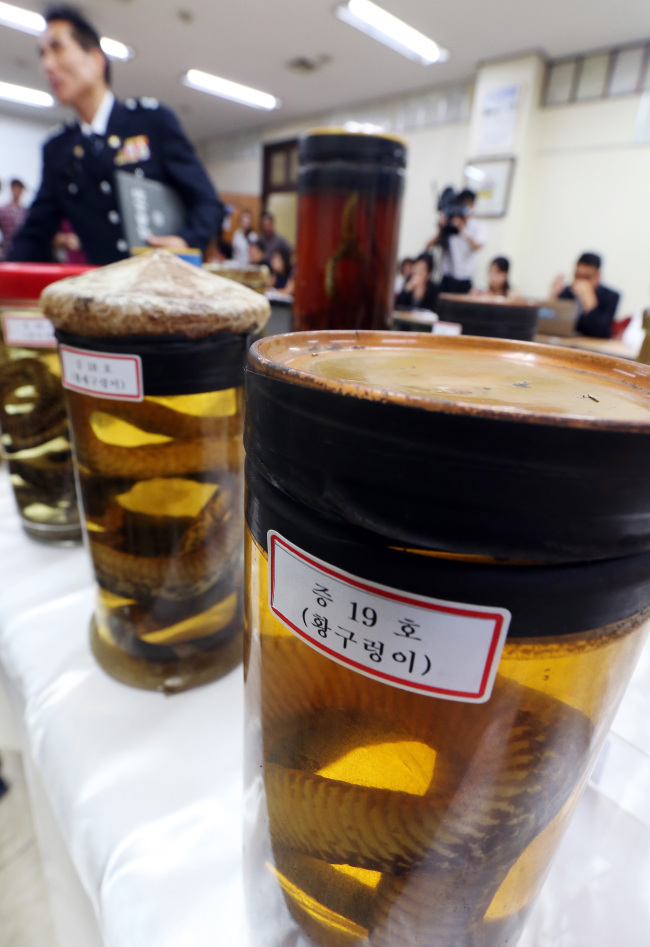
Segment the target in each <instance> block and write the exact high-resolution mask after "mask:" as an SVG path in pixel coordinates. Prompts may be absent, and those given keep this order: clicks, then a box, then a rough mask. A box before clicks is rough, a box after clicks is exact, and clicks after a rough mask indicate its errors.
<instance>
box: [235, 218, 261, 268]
mask: <svg viewBox="0 0 650 947" xmlns="http://www.w3.org/2000/svg"><path fill="white" fill-rule="evenodd" d="M250 237H257V234H256V233H255V231H254V230H253V215H252V214H251V212H250V211H249V210H242V211H241V213H240V215H239V227H238V228H237V230H235V232H234V234H233V235H232V258H233V260H235V261H236V262H237V263H241V264H242V266H246V265H247V264H248V263H250V262H251V260H250V254H249V250H248V247H249V238H250Z"/></svg>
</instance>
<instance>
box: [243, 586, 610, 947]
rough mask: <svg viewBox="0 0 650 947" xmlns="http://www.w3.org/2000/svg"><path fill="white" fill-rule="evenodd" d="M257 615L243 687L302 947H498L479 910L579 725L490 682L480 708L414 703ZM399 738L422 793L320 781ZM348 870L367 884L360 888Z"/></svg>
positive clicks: (538, 821)
mask: <svg viewBox="0 0 650 947" xmlns="http://www.w3.org/2000/svg"><path fill="white" fill-rule="evenodd" d="M260 594H261V596H262V598H263V596H264V594H265V590H264V588H261V589H260ZM262 615H263V618H262V626H261V637H260V641H261V645H260V647H261V652H260V654H259V660H258V659H256V658H255V657H252V658H251V661H250V662H249V666H248V680H247V691H249V692H250V691H253V692H255V691H256V689H259V693H260V706H259V713H260V715H261V720H262V733H263V760H264V763H263V781H264V788H265V793H266V805H267V811H268V824H269V832H270V843H271V846H272V859H273V862H274V864H275V867H276V870H277V872H278V873H279V874H280V876H281V878H284V879H285V900H286V903H287V906H288V908H289V911H290V912H291V914H292V915H293V916H294V918H295V919H296V921H297V922H298V923H299V925H300V928H301V929H302V931H303V932H304V934H306V935H307V936H308V939H307V940H306V941H304V943H305V944H306V943H309V944H313V945H318V947H339V945H353V944H354V945H356V947H362V945H368V944H369V945H372V947H413V945H422V947H424V945H426V947H479V945H480V947H488V945H496V944H501V943H505V942H506V941H504V940H502V939H500V937H499V939H495V937H497V936H498V935H497V934H495V933H494V931H495V929H496V928H495V925H494V922H489V921H486V920H485V915H486V912H487V910H488V908H489V907H490V904H491V903H492V901H493V899H494V896H495V894H496V892H497V890H498V889H499V887H500V885H501V883H502V882H503V880H504V879H505V877H506V876H507V874H508V872H509V871H510V869H511V868H512V867H513V865H514V864H515V862H516V861H517V859H518V858H519V857H520V855H521V854H522V852H523V851H524V849H525V848H526V847H527V846H528V845H529V844H530V843H531V842H532V841H533V839H535V838H536V837H537V836H538V834H539V833H540V832H541V830H542V829H544V828H545V827H546V826H547V825H548V824H549V823H550V822H551V820H552V819H553V818H554V817H555V816H556V815H557V814H558V812H559V811H560V810H561V809H562V807H563V805H564V804H565V802H566V801H567V800H568V799H569V798H570V797H571V794H572V792H573V790H574V789H575V785H576V781H577V780H578V779H579V775H578V772H579V761H581V760H583V759H584V757H585V753H586V747H587V746H588V744H589V741H590V739H591V734H592V725H591V722H590V721H589V719H588V718H587V717H586V716H585V715H584V714H582V713H581V712H580V711H578V710H575V709H573V708H571V707H569V706H568V705H566V704H564V703H563V702H562V701H559V700H557V699H555V698H553V697H550V696H549V695H546V694H543V693H541V692H540V691H537V690H535V689H532V688H530V687H526V686H524V685H522V684H519V683H517V682H516V681H514V680H512V679H509V678H507V677H504V676H502V675H499V676H497V679H496V683H495V686H494V691H493V693H492V696H491V698H490V700H489V701H488V702H487V703H486V704H480V705H472V704H464V703H457V702H450V701H439V700H436V699H432V698H423V697H421V696H420V695H416V694H413V693H410V692H408V691H404V690H401V689H399V688H394V687H390V686H386V685H384V684H383V683H379V682H376V681H373V680H369V679H368V678H366V677H362V676H360V675H358V674H355V673H354V672H353V671H351V670H349V669H347V668H343V667H341V666H340V665H338V664H336V663H335V662H332V661H331V660H329V659H328V658H326V657H324V656H322V655H320V654H319V653H317V652H316V651H314V650H312V649H311V648H309V647H307V646H306V645H304V644H303V643H302V642H300V641H299V640H298V639H296V638H294V637H293V636H292V635H291V634H290V633H288V632H286V633H278V628H277V623H276V622H275V619H273V618H272V616H271V615H270V612H268V610H263V611H262ZM253 713H255V711H253ZM401 741H402V745H404V742H405V741H408V742H409V744H411V745H412V743H413V741H416V742H417V743H419V744H421V745H422V746H424V747H426V748H428V750H429V752H431V751H433V752H434V753H435V765H434V768H433V774H432V776H431V778H430V781H429V783H428V786H426V789H425V790H424V791H423V792H422V794H421V795H417V794H415V793H414V792H404V791H398V790H395V789H386V788H374V787H373V785H372V778H371V780H370V784H367V785H366V784H363V781H362V782H361V783H360V782H359V781H358V779H357V778H356V775H358V774H354V773H351V774H350V776H349V781H348V778H346V779H337V778H332V777H331V776H329V775H325V774H324V772H323V771H324V770H326V768H327V767H328V766H330V765H331V764H332V763H334V762H335V761H336V760H341V759H343V758H345V757H346V754H349V753H350V752H351V751H353V750H358V748H359V745H360V744H361V745H362V746H363V747H366V748H368V747H369V748H372V747H373V746H374V747H375V748H376V750H377V753H378V755H377V756H376V757H375V759H377V760H380V759H381V747H382V745H385V744H392V745H395V744H397V745H400V742H401ZM386 760H388V758H386ZM572 760H574V761H575V764H574V765H571V763H570V762H569V765H567V761H572ZM375 765H376V766H377V767H379V768H381V767H382V765H384V764H382V763H380V762H377V763H376V764H375ZM385 765H389V761H388V762H386V763H385ZM377 772H379V769H378V771H377ZM335 866H347V868H346V872H344V873H341V871H340V870H339V868H337V867H335ZM359 870H362V872H363V871H366V872H367V871H370V872H376V873H379V874H378V875H377V876H376V878H375V882H374V886H373V885H370V886H369V885H368V884H366V883H363V882H362V881H361V880H360V879H359V877H358V872H359ZM355 871H356V872H357V875H355ZM292 885H294V886H298V887H297V888H296V889H295V890H294V889H293V888H292V887H291V886H292ZM298 889H299V891H298V894H296V890H298ZM292 891H293V893H291V892H292ZM314 904H317V905H319V906H320V907H319V910H320V911H321V915H320V916H319V914H318V911H315V910H314V908H313V905H314ZM310 905H311V907H310ZM326 915H327V916H330V915H333V916H334V917H335V918H336V922H335V923H332V922H331V921H330V922H328V921H327V920H323V917H324V916H326ZM309 938H311V939H309ZM302 943H303V941H301V944H302Z"/></svg>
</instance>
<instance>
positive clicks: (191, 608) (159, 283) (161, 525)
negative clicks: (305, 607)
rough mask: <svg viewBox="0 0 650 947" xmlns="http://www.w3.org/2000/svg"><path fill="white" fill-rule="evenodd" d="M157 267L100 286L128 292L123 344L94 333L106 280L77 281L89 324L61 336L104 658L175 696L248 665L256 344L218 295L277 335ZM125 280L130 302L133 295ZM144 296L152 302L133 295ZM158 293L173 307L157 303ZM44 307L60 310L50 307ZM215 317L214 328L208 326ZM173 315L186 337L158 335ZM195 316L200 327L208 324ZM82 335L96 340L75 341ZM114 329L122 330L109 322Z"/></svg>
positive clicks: (198, 277)
mask: <svg viewBox="0 0 650 947" xmlns="http://www.w3.org/2000/svg"><path fill="white" fill-rule="evenodd" d="M161 252H162V251H161ZM152 257H153V259H152V260H149V259H148V258H147V257H146V256H141V257H134V258H132V259H131V260H127V261H124V262H122V263H119V264H114V265H113V267H106V268H105V271H104V272H103V273H102V274H101V275H98V279H99V281H100V282H101V285H102V286H103V285H110V286H112V284H113V280H114V281H115V288H114V289H112V292H114V293H115V296H114V297H111V304H112V305H113V306H114V312H115V309H116V308H117V309H119V318H122V317H123V316H124V313H125V312H127V317H125V318H124V324H123V325H122V327H121V328H122V331H124V329H126V331H125V334H124V335H122V334H119V333H118V334H115V335H105V336H101V335H97V334H92V332H93V330H94V331H99V330H101V329H102V328H103V323H102V320H101V318H99V319H91V320H90V324H88V323H87V322H84V321H83V320H84V318H85V315H86V312H85V309H84V306H85V305H87V304H88V300H89V298H90V297H91V292H92V287H93V285H94V283H93V281H91V282H90V283H81V282H80V283H79V284H75V283H74V281H69V284H70V285H69V287H67V288H66V287H64V288H63V290H61V292H62V293H64V294H67V295H66V305H68V304H69V305H70V307H71V308H72V309H74V307H75V305H76V300H77V299H81V301H82V304H81V310H80V311H81V318H80V319H77V321H76V322H75V319H76V316H75V315H74V314H73V315H72V316H71V315H70V314H69V313H68V314H67V315H63V316H62V315H61V312H60V311H59V312H58V313H56V314H54V315H53V318H54V319H55V320H56V321H57V323H58V324H59V325H60V323H61V322H65V324H66V326H67V328H60V327H59V328H57V338H58V340H59V352H60V357H61V364H62V369H63V386H64V389H65V395H66V402H67V408H68V414H69V418H70V428H71V433H72V439H73V445H74V452H75V463H76V469H77V475H78V482H79V497H80V502H81V508H82V512H83V520H84V526H85V531H86V535H87V541H88V545H89V549H90V554H91V557H92V562H93V566H94V570H95V576H96V579H97V586H98V588H97V606H96V610H95V614H94V617H93V620H92V627H91V643H92V647H93V651H94V654H95V656H96V657H97V659H98V661H99V663H100V664H101V665H102V667H103V668H104V669H105V670H106V671H107V672H108V673H109V674H111V675H113V676H114V677H116V678H118V679H119V680H121V681H124V682H125V683H129V684H133V685H135V686H138V687H145V688H151V689H157V690H162V691H164V692H166V693H172V692H175V691H179V690H183V689H185V688H187V687H191V686H195V685H198V684H201V683H204V682H205V681H209V680H212V679H215V678H217V677H220V676H222V675H223V674H225V673H227V672H228V671H229V670H231V669H232V668H233V667H234V666H235V665H236V664H237V663H238V662H239V661H240V660H241V648H242V597H243V575H242V568H243V446H242V427H243V388H242V385H243V371H244V359H245V354H246V350H247V347H248V343H249V338H248V333H247V332H246V331H244V332H235V331H231V329H229V328H227V327H224V328H223V329H221V330H218V321H219V320H218V318H217V317H218V316H219V310H220V306H221V303H220V302H219V292H220V290H222V289H223V287H224V286H225V287H226V288H225V290H224V292H225V295H226V298H225V300H223V309H224V311H226V312H228V311H229V312H230V313H232V311H233V309H234V308H235V306H236V303H237V301H238V303H239V305H241V306H242V307H243V306H245V305H248V306H249V312H248V316H247V320H248V322H249V324H250V322H251V321H253V322H255V320H256V319H257V318H258V317H259V319H260V321H261V322H262V323H263V322H264V315H265V313H266V312H267V311H268V303H267V302H266V300H264V299H263V298H262V297H260V296H259V295H258V294H256V293H253V292H252V291H250V290H247V289H244V288H243V287H240V286H238V285H236V284H234V283H232V282H230V281H226V280H220V279H219V278H218V277H215V276H211V275H209V274H207V273H204V272H202V271H201V270H199V269H198V268H196V267H194V266H192V265H191V264H189V263H186V262H183V261H179V260H177V259H176V258H174V257H171V256H170V255H169V254H165V253H164V252H162V256H160V252H159V253H158V254H152ZM109 271H110V272H109ZM124 279H126V280H127V288H128V290H129V291H128V292H122V293H120V292H118V289H117V287H118V286H119V285H120V281H121V280H124ZM107 280H108V283H107V282H105V281H107ZM133 283H135V285H137V286H138V287H139V289H140V291H141V292H140V293H134V292H133V293H132V292H131V286H132V285H133ZM177 284H180V285H177ZM156 287H161V289H162V290H163V291H164V294H165V295H161V296H158V297H156V296H155V295H154V290H155V289H156ZM231 288H232V290H231ZM77 292H78V296H77V295H76V293H77ZM174 292H177V293H178V294H179V296H178V298H175V297H174V296H173V293H174ZM183 292H185V293H186V296H187V297H188V298H186V297H185V296H183ZM211 293H213V294H214V297H212V296H211V295H210V294H211ZM194 294H196V299H195V298H194ZM92 299H93V302H94V304H95V306H96V309H97V312H98V313H99V315H100V317H101V315H102V314H106V306H107V304H106V297H103V296H94V297H92ZM68 300H71V302H69V303H68ZM191 300H193V301H194V311H193V312H192V301H191ZM202 300H205V301H206V302H205V306H203V305H202ZM45 306H46V311H48V312H49V311H50V309H49V308H48V307H50V306H53V307H54V309H56V303H52V300H51V298H50V299H49V301H48V300H46V301H45ZM128 307H134V308H132V309H129V308H128ZM174 307H177V310H176V313H175V315H174ZM89 308H90V309H91V310H92V305H90V307H89ZM204 309H205V311H206V312H208V313H209V312H211V313H212V315H213V316H214V318H213V319H211V320H208V319H207V318H202V317H203V316H205V314H206V313H205V312H204V311H203V310H204ZM184 310H185V311H184ZM78 311H79V310H76V312H77V313H78ZM165 312H167V313H170V314H171V315H170V318H176V320H177V326H178V331H177V332H176V333H174V334H165V333H164V332H160V331H156V329H159V320H160V319H161V314H163V315H162V317H163V319H164V313H165ZM128 313H131V314H132V318H128ZM256 313H257V315H256ZM192 314H194V316H198V317H199V318H198V319H195V321H194V324H193V326H192V325H188V322H191V318H190V317H191V316H192ZM184 316H186V317H187V318H186V319H184V318H183V317H184ZM150 317H152V318H150ZM118 322H119V319H118ZM204 322H207V325H203V323H204ZM215 322H216V323H217V325H216V326H215V325H214V323H215ZM129 324H131V325H133V326H134V328H135V331H134V332H133V333H132V334H129V332H128V326H129ZM75 325H76V326H77V328H78V330H79V329H82V328H83V327H84V326H85V327H86V330H87V334H82V333H81V332H79V331H77V332H71V331H69V330H70V328H72V327H73V326H75ZM147 327H149V328H150V329H152V330H153V331H151V332H150V333H149V334H147V332H146V329H147ZM106 328H113V329H116V328H120V326H119V325H118V326H116V324H115V320H113V321H112V322H111V320H110V318H108V319H107V320H106ZM138 328H139V329H140V330H145V331H140V332H138V331H137V330H138ZM184 328H185V330H186V332H187V333H188V334H184V332H183V329H184ZM215 328H217V331H214V329H215ZM210 329H212V330H213V331H210Z"/></svg>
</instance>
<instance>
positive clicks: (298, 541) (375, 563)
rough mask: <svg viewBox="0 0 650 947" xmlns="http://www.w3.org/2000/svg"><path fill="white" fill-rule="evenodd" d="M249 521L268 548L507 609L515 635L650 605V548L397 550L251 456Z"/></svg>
mask: <svg viewBox="0 0 650 947" xmlns="http://www.w3.org/2000/svg"><path fill="white" fill-rule="evenodd" d="M246 488H247V489H246V522H247V524H248V527H249V529H250V531H251V533H252V535H253V537H254V538H255V540H256V541H257V542H258V543H259V544H260V546H262V548H263V549H264V550H265V551H267V552H268V548H267V534H268V531H269V530H277V532H279V533H280V534H281V535H282V536H284V537H285V539H287V540H289V542H291V543H293V544H294V545H296V546H298V547H299V548H301V549H303V550H304V551H305V552H307V553H310V554H311V555H313V556H316V557H317V558H319V559H322V560H324V561H325V562H327V563H328V564H329V565H331V566H334V567H335V568H339V569H342V570H344V571H345V572H349V573H351V574H352V575H355V576H358V577H359V578H362V579H366V580H368V581H371V582H377V583H379V584H381V585H386V586H389V587H391V588H397V589H399V590H400V591H404V592H410V593H414V594H416V595H424V596H427V597H429V598H437V599H443V600H446V601H449V602H457V603H463V604H467V605H475V606H486V607H487V606H489V607H493V608H507V609H508V610H509V611H510V612H511V614H512V621H511V624H510V630H509V632H508V637H509V638H547V637H558V636H564V635H570V634H579V633H584V632H588V631H593V630H596V629H599V628H603V627H604V626H606V625H610V624H613V623H614V622H618V621H622V620H624V619H626V618H630V617H631V616H632V615H636V614H638V613H639V612H642V611H643V610H644V609H646V608H648V607H650V581H649V576H650V553H647V552H646V553H643V554H641V555H638V556H627V557H625V558H622V559H613V560H603V561H600V562H589V563H580V564H570V565H559V566H558V565H544V566H528V565H504V564H500V563H475V562H462V561H458V560H454V559H444V558H438V557H433V556H426V555H418V554H417V553H408V552H405V551H403V550H400V549H394V548H390V547H391V545H401V543H398V542H395V543H391V541H390V540H389V539H387V538H386V537H383V536H380V535H378V534H376V533H373V532H370V531H369V530H363V529H361V528H359V527H357V526H354V525H351V524H350V523H346V522H344V521H343V520H341V519H336V518H335V517H332V516H330V517H326V516H323V515H321V514H320V513H319V512H317V511H315V510H314V509H313V508H310V507H308V506H306V505H304V504H302V503H298V502H296V500H295V499H293V498H292V497H290V496H287V495H286V493H284V492H283V491H282V490H279V489H277V487H275V486H273V484H272V483H270V482H269V480H268V479H266V477H264V476H263V474H262V473H261V472H260V470H259V469H258V468H257V467H256V465H255V464H254V463H253V462H252V461H251V459H250V458H247V460H246Z"/></svg>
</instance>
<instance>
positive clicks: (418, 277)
mask: <svg viewBox="0 0 650 947" xmlns="http://www.w3.org/2000/svg"><path fill="white" fill-rule="evenodd" d="M432 270H433V263H432V261H431V257H430V256H429V255H428V254H426V253H423V254H422V256H419V257H418V258H417V260H416V261H415V262H414V264H413V272H412V273H411V276H410V277H409V279H408V280H407V282H406V284H405V286H404V289H403V290H402V292H401V293H398V295H397V298H396V300H395V308H396V309H430V310H431V311H432V312H433V309H434V307H435V305H436V298H437V294H436V288H435V286H434V285H433V283H432V282H431V272H432Z"/></svg>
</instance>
